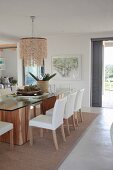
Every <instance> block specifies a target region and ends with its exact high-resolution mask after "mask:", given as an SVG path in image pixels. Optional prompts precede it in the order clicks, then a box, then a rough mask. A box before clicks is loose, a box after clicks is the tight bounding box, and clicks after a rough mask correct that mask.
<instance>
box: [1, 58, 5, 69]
mask: <svg viewBox="0 0 113 170" xmlns="http://www.w3.org/2000/svg"><path fill="white" fill-rule="evenodd" d="M0 70H5V59H4V58H0Z"/></svg>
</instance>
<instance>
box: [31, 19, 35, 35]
mask: <svg viewBox="0 0 113 170" xmlns="http://www.w3.org/2000/svg"><path fill="white" fill-rule="evenodd" d="M30 17H31V20H32V37H33V36H34V19H35V16H30Z"/></svg>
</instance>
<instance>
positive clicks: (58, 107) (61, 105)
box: [52, 97, 67, 129]
mask: <svg viewBox="0 0 113 170" xmlns="http://www.w3.org/2000/svg"><path fill="white" fill-rule="evenodd" d="M66 101H67V97H64V98H62V99H57V100H56V102H55V105H54V108H53V115H52V126H53V128H54V129H56V128H57V127H59V126H60V125H61V124H63V117H64V110H65V105H66Z"/></svg>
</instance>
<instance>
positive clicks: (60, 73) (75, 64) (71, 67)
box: [52, 54, 81, 80]
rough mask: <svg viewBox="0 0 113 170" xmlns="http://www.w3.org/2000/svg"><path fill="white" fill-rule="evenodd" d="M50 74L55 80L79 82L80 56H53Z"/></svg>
mask: <svg viewBox="0 0 113 170" xmlns="http://www.w3.org/2000/svg"><path fill="white" fill-rule="evenodd" d="M52 73H57V75H56V76H55V78H54V79H56V80H81V55H71V54H69V55H58V56H53V57H52Z"/></svg>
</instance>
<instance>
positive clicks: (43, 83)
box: [29, 72, 56, 92]
mask: <svg viewBox="0 0 113 170" xmlns="http://www.w3.org/2000/svg"><path fill="white" fill-rule="evenodd" d="M29 74H30V75H31V76H32V77H33V78H34V79H35V80H36V81H37V83H38V86H39V88H40V89H41V90H42V91H43V92H48V88H49V80H50V79H52V78H53V77H54V76H55V75H56V73H54V74H52V75H50V74H44V75H43V76H42V77H41V79H39V77H36V76H34V74H32V73H31V72H29Z"/></svg>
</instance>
